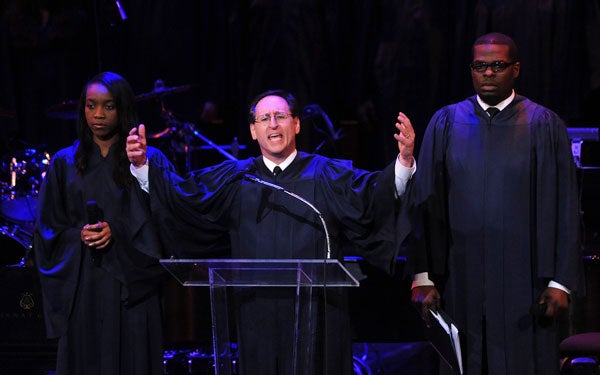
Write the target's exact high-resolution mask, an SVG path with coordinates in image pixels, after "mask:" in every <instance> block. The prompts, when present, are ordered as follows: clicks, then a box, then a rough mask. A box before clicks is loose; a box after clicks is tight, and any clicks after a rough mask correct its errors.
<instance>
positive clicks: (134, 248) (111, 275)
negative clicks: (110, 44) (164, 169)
mask: <svg viewBox="0 0 600 375" xmlns="http://www.w3.org/2000/svg"><path fill="white" fill-rule="evenodd" d="M136 124H137V115H136V112H135V98H134V95H133V91H132V89H131V87H130V86H129V84H128V83H127V81H125V79H123V78H122V77H121V76H119V75H117V74H115V73H111V72H105V73H100V74H99V75H97V76H95V77H94V78H92V79H91V80H90V81H89V82H88V83H87V84H86V85H85V87H84V89H83V91H82V94H81V98H80V100H79V118H78V123H77V125H78V138H79V139H78V140H77V141H76V142H75V143H74V144H73V145H72V146H70V147H67V148H64V149H62V150H60V151H59V152H57V153H56V154H55V156H54V157H53V159H52V162H51V165H50V168H49V170H48V173H47V175H46V177H45V179H44V181H43V184H42V186H41V189H40V194H39V204H38V215H37V223H36V230H35V235H34V253H35V260H36V262H37V265H38V268H39V273H40V281H41V286H42V294H43V301H44V316H45V321H46V329H47V335H48V337H49V338H58V354H57V374H58V375H67V374H77V375H78V374H86V375H94V374H96V375H105V374H111V375H114V374H123V375H131V374H139V375H148V374H156V375H158V374H162V373H163V369H162V358H163V352H162V320H161V319H162V318H161V301H160V298H159V293H158V290H159V289H158V286H159V283H160V281H161V280H162V278H163V277H164V272H163V271H162V267H160V265H159V264H158V261H157V258H159V257H160V256H161V248H160V246H159V242H158V240H157V238H156V237H155V231H154V230H153V226H152V224H151V223H150V221H149V220H148V217H149V216H148V215H146V213H148V212H149V210H148V206H147V202H146V200H147V198H146V197H145V196H144V194H143V192H142V193H140V192H141V190H140V189H139V186H138V184H137V183H135V181H134V180H133V179H132V177H131V175H130V173H129V161H128V159H127V156H126V154H125V140H126V137H127V132H128V129H129V128H130V127H131V126H134V125H136ZM154 152H155V150H154V149H151V150H150V153H151V154H153V153H154ZM91 201H94V202H95V203H96V205H95V207H96V208H97V209H96V210H95V212H94V210H92V208H93V207H94V206H93V205H86V203H88V202H91ZM133 213H135V214H133ZM133 215H135V216H133Z"/></svg>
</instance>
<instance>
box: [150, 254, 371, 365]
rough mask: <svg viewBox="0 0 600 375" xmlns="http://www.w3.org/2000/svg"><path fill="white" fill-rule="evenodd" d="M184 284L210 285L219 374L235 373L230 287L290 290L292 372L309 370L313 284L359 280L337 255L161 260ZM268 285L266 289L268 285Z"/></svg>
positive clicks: (322, 285) (344, 283) (352, 284)
mask: <svg viewBox="0 0 600 375" xmlns="http://www.w3.org/2000/svg"><path fill="white" fill-rule="evenodd" d="M160 263H161V264H162V266H163V267H165V269H167V270H168V271H169V272H170V273H171V274H172V275H173V276H174V277H175V278H176V279H177V280H178V281H179V282H180V283H181V284H182V285H183V286H207V287H209V288H210V303H211V319H212V336H213V355H214V368H215V374H217V375H230V374H232V371H233V369H232V360H231V359H232V358H233V354H232V344H233V342H232V339H231V335H230V333H231V332H230V329H229V324H230V321H233V319H234V318H235V317H234V316H232V315H231V314H230V305H229V301H228V290H229V288H230V287H239V288H249V289H254V288H261V290H262V289H264V290H266V291H274V292H275V291H276V290H281V288H287V289H290V290H291V291H292V292H293V291H295V293H293V295H294V297H293V299H294V313H293V316H292V317H290V322H291V327H289V328H290V329H291V330H293V333H292V335H293V340H294V343H293V348H292V353H293V354H292V358H293V359H292V361H293V371H294V374H297V375H301V374H306V375H311V374H310V373H309V371H310V364H311V363H312V360H313V355H314V353H313V349H312V348H314V345H312V340H313V339H314V337H313V335H312V330H313V328H314V327H312V324H313V321H312V319H311V314H312V313H313V311H312V307H313V306H312V305H313V298H312V297H313V293H312V292H313V288H328V287H357V286H359V282H358V281H357V280H356V279H355V278H354V277H353V276H352V274H351V273H350V272H348V270H347V269H346V268H345V267H344V265H343V264H342V263H340V262H339V261H338V260H336V259H162V260H161V261H160ZM265 288H266V289H265Z"/></svg>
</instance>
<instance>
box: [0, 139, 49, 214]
mask: <svg viewBox="0 0 600 375" xmlns="http://www.w3.org/2000/svg"><path fill="white" fill-rule="evenodd" d="M49 165H50V155H49V154H48V153H47V152H42V151H38V150H36V149H26V150H24V151H22V152H20V153H17V154H16V155H12V156H8V157H4V158H3V160H2V182H1V183H0V184H1V185H0V187H1V189H2V194H1V196H0V215H1V216H2V217H4V218H5V219H7V220H9V221H12V222H16V223H20V224H28V223H33V222H34V221H35V212H36V203H37V196H38V192H39V188H40V185H41V183H42V180H43V179H44V177H45V176H46V172H47V171H48V166H49Z"/></svg>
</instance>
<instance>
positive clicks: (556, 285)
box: [548, 281, 571, 294]
mask: <svg viewBox="0 0 600 375" xmlns="http://www.w3.org/2000/svg"><path fill="white" fill-rule="evenodd" d="M548 288H556V289H560V290H562V291H563V292H565V293H567V294H571V291H570V290H569V289H568V288H567V287H566V286H564V285H562V284H559V283H557V282H556V281H550V282H549V283H548Z"/></svg>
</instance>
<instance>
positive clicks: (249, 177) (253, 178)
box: [241, 173, 331, 259]
mask: <svg viewBox="0 0 600 375" xmlns="http://www.w3.org/2000/svg"><path fill="white" fill-rule="evenodd" d="M241 177H242V178H243V179H244V180H246V181H250V182H254V183H257V184H260V185H264V186H266V187H268V188H270V189H273V190H279V191H281V192H284V193H286V194H287V195H289V196H291V197H293V198H295V199H297V200H299V201H300V202H302V203H304V204H306V205H307V206H308V207H310V208H311V209H312V210H313V211H314V212H315V213H316V214H317V216H318V217H319V219H320V220H321V225H322V226H323V230H324V231H325V243H326V245H327V251H326V259H331V243H330V239H329V231H328V230H327V225H326V224H325V219H324V218H323V214H321V212H320V211H319V210H318V209H317V208H316V207H315V206H314V205H313V204H312V203H310V202H309V201H307V200H306V199H304V198H302V197H301V196H299V195H298V194H295V193H293V192H291V191H288V190H286V189H285V188H284V187H282V186H279V185H277V184H274V183H272V182H268V181H265V180H262V179H260V178H258V177H256V176H254V175H252V174H249V173H245V174H243V175H242V176H241Z"/></svg>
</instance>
